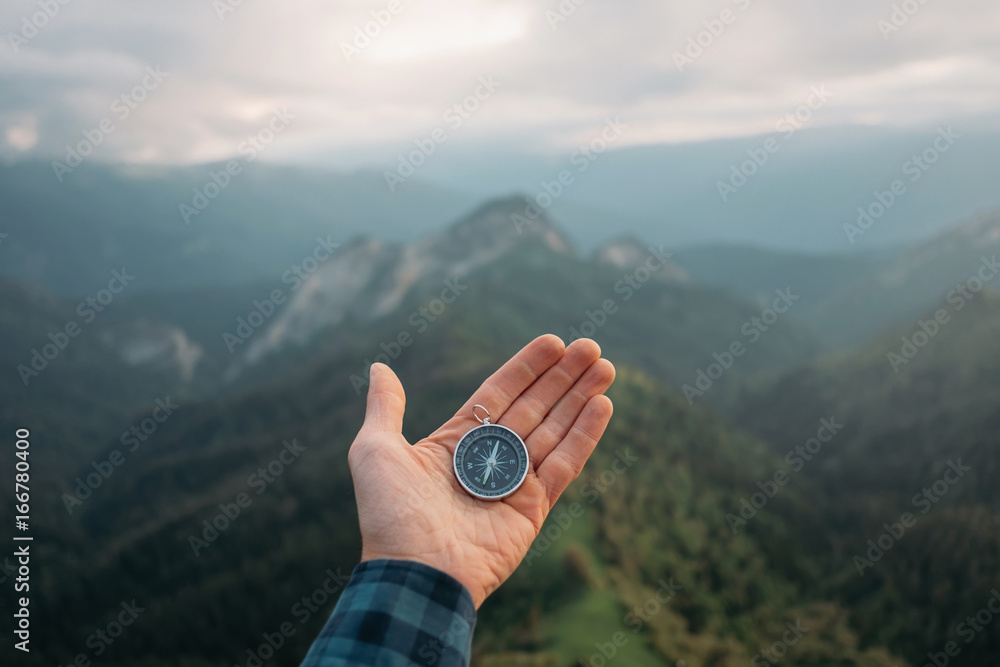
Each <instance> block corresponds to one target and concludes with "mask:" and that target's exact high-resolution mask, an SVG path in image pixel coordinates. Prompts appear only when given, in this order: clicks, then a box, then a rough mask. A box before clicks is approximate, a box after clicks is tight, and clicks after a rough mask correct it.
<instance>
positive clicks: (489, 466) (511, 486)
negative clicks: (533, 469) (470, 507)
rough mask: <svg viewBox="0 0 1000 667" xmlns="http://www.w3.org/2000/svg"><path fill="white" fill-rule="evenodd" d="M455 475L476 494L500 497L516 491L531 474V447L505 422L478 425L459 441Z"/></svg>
mask: <svg viewBox="0 0 1000 667" xmlns="http://www.w3.org/2000/svg"><path fill="white" fill-rule="evenodd" d="M455 475H457V476H458V481H459V482H461V484H462V486H464V487H465V490H466V491H468V492H469V493H471V494H472V495H474V496H475V497H477V498H482V499H483V500H499V499H501V498H504V497H506V496H509V495H510V494H512V493H514V491H516V490H517V488H518V487H519V486H521V482H523V481H524V478H525V477H527V475H528V449H527V447H525V446H524V442H522V440H521V438H519V437H518V435H517V434H516V433H514V432H513V431H511V430H510V429H509V428H507V427H505V426H498V425H496V424H488V425H486V426H477V427H476V428H474V429H472V430H471V431H469V432H468V433H466V434H465V435H464V436H463V437H462V439H461V440H459V442H458V447H457V448H456V449H455Z"/></svg>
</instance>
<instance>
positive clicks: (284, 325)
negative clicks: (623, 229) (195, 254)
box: [230, 196, 819, 402]
mask: <svg viewBox="0 0 1000 667" xmlns="http://www.w3.org/2000/svg"><path fill="white" fill-rule="evenodd" d="M529 205H530V202H529V201H528V200H526V199H524V198H523V197H516V196H515V197H509V198H505V199H498V200H493V201H491V202H488V203H487V204H485V205H483V206H481V207H480V208H478V209H476V210H474V211H472V212H470V213H469V214H467V215H466V216H463V217H462V218H460V219H459V220H457V221H456V222H455V223H454V224H452V225H451V226H449V227H447V228H445V229H444V230H443V231H441V232H439V233H436V234H431V235H429V236H427V237H426V238H424V239H422V240H419V241H416V242H413V243H409V244H392V243H386V242H384V241H378V240H374V239H371V238H361V239H357V240H356V241H354V242H351V243H349V244H347V245H346V246H345V247H344V248H342V249H340V250H339V251H338V252H337V253H336V254H334V255H333V257H332V258H331V259H330V260H328V261H327V262H325V263H324V264H323V265H322V266H320V267H319V268H318V269H317V270H316V272H315V273H314V274H312V275H311V276H309V278H308V279H307V280H306V281H304V282H303V283H302V284H301V286H300V287H299V288H298V289H296V290H294V291H291V290H290V293H289V299H288V302H287V303H286V304H284V305H283V307H282V309H281V310H280V312H277V313H276V314H275V315H273V316H271V317H270V318H258V319H262V322H261V324H260V327H259V329H255V330H253V331H250V330H249V329H248V328H245V329H244V333H247V334H249V335H248V336H246V338H245V339H243V340H242V341H236V340H231V342H232V344H233V348H234V349H236V350H238V354H239V355H240V361H239V363H238V364H237V365H236V366H234V367H233V368H231V370H230V373H231V377H233V378H235V377H255V375H254V373H257V372H272V371H271V370H270V369H273V368H274V367H275V366H276V365H280V366H282V367H286V368H288V367H293V366H295V365H296V364H298V363H305V362H306V360H308V359H310V358H313V357H314V356H315V355H317V354H321V353H322V352H323V351H325V352H327V353H329V352H332V351H334V350H337V349H343V348H344V347H352V346H353V343H354V342H356V341H358V340H363V339H367V340H369V341H371V343H368V344H367V346H366V347H360V349H359V351H358V354H359V357H358V367H359V369H364V368H365V367H366V366H367V364H369V363H370V362H371V361H372V360H374V359H375V358H376V357H377V355H379V354H382V355H384V356H385V357H386V359H391V358H395V356H396V355H398V353H400V352H402V349H403V348H406V347H408V346H409V345H411V344H412V341H413V340H416V339H419V338H421V337H422V336H424V334H425V332H427V331H428V330H433V328H434V327H435V321H436V320H437V318H438V317H439V316H440V315H441V313H445V312H447V311H451V310H459V311H462V312H467V311H470V310H475V309H477V308H480V307H482V305H483V304H482V302H483V301H486V302H488V303H489V304H492V306H493V307H495V308H496V309H497V310H498V311H501V312H503V316H504V317H505V318H508V319H509V320H511V321H512V322H514V323H516V324H517V326H518V331H519V333H520V337H519V338H518V339H523V337H524V336H527V335H531V334H533V333H535V332H543V331H551V332H554V333H556V334H557V335H560V336H562V337H564V338H565V339H567V340H569V339H572V338H578V337H581V336H584V335H586V336H589V337H592V338H595V339H596V340H597V341H599V342H600V343H601V344H602V345H603V346H604V347H605V349H607V350H609V351H610V352H612V353H614V354H620V355H621V358H622V359H624V360H626V361H628V362H629V363H632V364H635V365H636V366H638V367H641V368H646V369H648V371H649V372H650V373H651V374H653V375H654V376H655V377H657V378H658V379H660V380H662V381H665V382H667V383H668V384H671V385H674V386H676V387H678V388H680V387H681V386H683V385H685V384H689V383H694V382H696V381H697V378H698V372H699V370H702V369H704V368H707V367H708V366H710V365H711V364H713V363H715V358H714V357H713V355H714V354H719V353H726V352H727V350H729V349H730V348H731V347H732V346H733V344H734V342H739V341H744V342H746V347H747V349H746V350H745V352H744V354H743V355H742V356H741V358H740V360H739V363H738V364H731V365H730V369H729V370H728V371H727V373H726V377H725V378H722V379H720V380H719V382H718V384H719V385H721V386H720V387H719V388H717V389H716V388H712V390H711V391H705V392H702V395H701V396H699V398H704V400H706V401H710V402H712V401H724V400H725V399H726V397H727V396H728V394H729V392H731V391H732V390H734V389H735V388H736V387H737V386H738V384H739V382H740V380H741V379H742V378H746V377H750V376H753V375H754V374H755V373H758V372H761V371H763V370H764V369H768V370H773V369H775V368H783V367H787V366H789V365H791V364H795V363H797V362H798V361H803V360H805V359H807V358H810V357H811V355H813V354H814V353H815V352H816V351H817V350H818V349H819V346H818V345H817V344H816V343H815V342H814V340H813V339H812V338H811V336H810V335H809V334H808V333H807V332H806V331H805V329H804V328H803V327H800V326H797V325H796V324H795V323H794V322H791V321H779V322H777V323H775V322H773V321H772V322H771V323H770V324H771V325H773V326H771V327H768V326H766V325H761V326H763V328H764V329H765V330H766V331H764V332H762V331H761V330H760V329H758V328H756V325H753V324H752V322H753V321H754V318H759V317H760V316H761V313H762V307H761V306H758V305H750V304H747V303H745V302H743V301H742V300H741V299H739V298H736V297H733V296H731V295H728V294H726V293H724V292H722V291H721V290H717V289H714V288H707V287H702V286H700V285H698V284H697V283H694V282H692V281H690V279H689V277H688V276H687V274H686V273H685V272H684V270H683V269H682V268H681V267H679V266H677V265H676V264H675V263H674V262H673V260H672V259H671V258H670V257H669V254H670V252H669V250H668V249H666V248H664V247H663V246H658V245H651V244H642V243H640V242H639V241H637V240H635V239H632V238H619V239H616V240H614V241H611V242H609V243H608V244H607V245H606V246H604V247H603V248H601V249H599V250H598V251H597V253H596V254H595V255H594V256H592V257H581V256H580V255H578V254H577V253H576V251H575V250H574V248H573V245H572V243H571V242H570V240H569V239H568V237H567V235H566V234H564V233H563V232H562V231H560V230H559V228H557V227H556V226H555V225H554V224H553V223H552V222H551V221H550V220H549V218H548V216H546V215H545V214H544V213H543V214H541V215H539V216H537V217H536V219H535V220H533V221H531V222H530V224H521V225H519V224H517V221H518V216H521V217H522V218H523V216H524V213H525V209H526V207H528V206H529ZM264 294H266V293H264ZM264 294H262V297H263V296H264ZM792 296H793V298H794V297H795V295H792ZM778 298H779V297H777V296H775V295H772V297H771V301H775V300H776V299H778ZM782 307H784V306H782ZM609 323H613V325H610V326H609ZM481 335H482V336H483V337H484V339H487V340H489V339H491V337H492V336H493V334H491V333H490V332H489V331H485V330H484V331H483V332H482V334H481ZM400 337H402V339H400ZM244 341H245V343H246V344H244ZM248 373H249V375H247V374H248ZM351 375H352V376H353V378H352V379H351V382H353V383H354V384H355V385H356V386H357V387H361V386H362V385H363V379H362V378H361V376H360V375H359V373H352V374H351Z"/></svg>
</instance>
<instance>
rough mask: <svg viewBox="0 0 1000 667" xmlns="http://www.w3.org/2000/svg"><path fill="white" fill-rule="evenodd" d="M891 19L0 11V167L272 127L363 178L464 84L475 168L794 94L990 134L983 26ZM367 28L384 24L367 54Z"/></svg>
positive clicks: (699, 121) (742, 127)
mask: <svg viewBox="0 0 1000 667" xmlns="http://www.w3.org/2000/svg"><path fill="white" fill-rule="evenodd" d="M397 1H398V4H397ZM576 2H579V3H580V4H576ZM908 2H911V3H912V4H913V6H914V7H919V9H918V11H916V12H915V14H913V15H912V16H906V15H904V14H897V16H896V23H898V24H900V25H899V26H898V30H896V29H893V30H892V31H891V32H890V30H889V26H891V25H892V24H891V21H892V14H893V2H892V1H890V0H875V1H874V2H873V1H872V0H841V1H839V2H836V3H834V2H826V3H818V2H802V1H801V0H771V1H770V2H764V1H763V0H713V1H710V2H699V3H694V2H687V3H680V2H652V1H649V0H613V1H612V0H575V1H574V0H563V2H562V5H560V3H559V2H557V1H556V0H541V1H538V0H437V1H434V0H425V1H421V0H393V2H390V0H376V1H368V0H345V1H343V2H338V3H328V2H320V1H319V0H291V1H288V2H282V3H278V2H265V0H170V2H152V1H150V0H128V1H126V0H120V1H119V0H69V2H68V4H66V5H60V4H59V3H58V2H57V0H5V2H4V3H3V4H2V5H0V30H2V32H3V37H4V38H3V42H4V43H3V44H2V45H0V156H3V157H4V159H7V160H9V159H11V158H18V157H43V158H50V157H53V156H56V155H60V154H62V153H64V152H65V149H64V147H65V146H66V145H67V144H71V143H72V144H75V143H77V142H79V141H80V140H81V139H83V137H84V132H85V131H88V130H89V131H91V132H93V131H94V129H95V128H98V127H100V123H101V121H102V119H106V118H107V119H111V123H112V124H113V131H112V132H110V133H103V132H102V142H101V145H100V146H99V147H98V148H97V149H96V150H95V154H94V155H95V158H96V159H102V160H107V161H127V162H144V163H170V164H188V163H198V162H205V161H211V160H218V159H222V158H225V157H228V156H231V155H233V154H235V153H236V152H237V150H238V146H239V144H240V142H241V141H242V140H244V139H245V138H246V137H247V136H248V135H250V134H256V133H257V132H258V131H259V130H261V129H262V128H264V127H266V126H267V124H268V122H269V119H270V118H271V116H272V114H273V113H274V111H275V110H276V109H287V112H288V113H289V114H291V115H293V116H294V119H293V120H292V121H291V123H290V124H289V126H288V128H287V129H286V130H285V131H283V132H282V133H281V135H280V136H279V137H278V138H277V139H276V140H275V141H274V143H273V144H272V145H271V146H269V147H268V153H267V156H268V158H269V159H274V160H281V161H298V160H312V159H316V158H317V156H322V157H323V159H325V160H327V161H329V162H331V163H334V164H337V165H339V166H344V167H351V166H363V165H366V164H370V163H373V162H380V161H383V160H385V159H388V157H389V156H390V155H394V154H395V152H396V151H397V150H398V149H399V148H400V147H401V146H403V145H406V144H409V143H411V142H412V141H413V140H414V139H417V138H419V137H423V136H426V135H427V134H428V133H429V132H430V131H431V130H432V129H433V128H435V127H441V126H445V127H447V125H446V123H445V121H444V115H445V113H446V112H447V111H448V109H449V108H450V107H451V106H452V105H453V104H455V103H458V102H461V101H462V100H463V99H464V98H465V97H466V96H468V95H470V94H473V93H474V92H475V91H476V89H477V86H478V85H479V84H478V81H480V79H481V77H492V80H493V81H495V82H498V83H499V87H498V88H497V89H496V91H495V92H494V93H493V94H491V95H489V96H488V97H487V99H484V100H482V102H481V103H478V106H479V108H478V109H477V110H476V111H475V112H473V113H471V114H468V118H465V119H463V121H462V125H461V127H459V128H457V129H456V128H452V136H451V140H453V141H459V140H460V141H462V142H464V143H466V145H467V146H480V147H483V149H484V150H489V148H490V147H496V148H503V149H505V150H510V149H516V150H525V151H540V152H558V151H562V150H566V149H567V148H568V147H570V146H572V145H574V144H575V143H577V142H579V141H581V140H582V139H585V138H589V137H590V136H592V135H593V133H594V130H595V128H599V127H600V126H601V125H602V124H603V123H604V121H605V119H607V118H609V117H615V116H621V117H622V118H623V119H628V122H629V124H630V130H629V132H628V135H627V137H626V138H625V141H627V142H628V143H629V144H646V143H659V142H693V141H702V140H706V139H712V138H719V137H733V136H743V135H753V134H761V133H766V132H771V131H773V130H774V127H775V123H776V122H777V121H778V120H779V119H780V118H781V117H783V116H784V115H785V114H787V113H790V112H794V111H795V110H796V108H797V107H798V106H799V105H801V104H803V103H804V102H805V101H806V100H807V99H808V97H809V94H810V93H809V91H810V89H811V88H812V87H813V86H825V87H826V89H827V90H829V91H830V92H831V95H832V97H831V99H830V101H829V102H828V103H827V104H826V105H825V106H824V107H823V108H822V109H821V110H819V111H818V112H817V113H816V114H815V116H814V119H813V120H812V122H813V124H814V125H842V124H866V125H884V126H886V127H904V128H905V127H919V126H925V125H929V124H933V123H942V122H962V121H965V120H967V119H969V118H976V119H977V122H980V123H987V124H993V123H995V122H996V119H997V118H1000V40H998V39H997V35H996V31H997V27H998V26H1000V4H998V3H996V2H995V0H951V1H949V2H928V3H927V4H926V5H925V6H919V3H918V2H917V0H908ZM47 3H50V4H51V5H52V6H53V7H58V10H57V11H54V13H53V12H52V10H51V9H50V10H49V11H50V13H53V15H52V16H47V15H46V14H45V12H44V10H43V9H42V8H41V6H42V5H46V4H47ZM560 6H561V7H562V8H563V9H562V11H561V13H560ZM389 8H392V9H396V10H398V11H397V12H396V13H395V14H392V13H391V12H389ZM724 11H725V12H726V13H725V14H723V12H724ZM372 12H376V13H381V14H382V15H383V18H384V17H386V16H389V17H391V18H390V19H389V20H387V21H385V23H386V25H385V26H384V27H383V26H378V25H377V24H374V23H371V24H370V25H368V28H369V32H370V33H372V35H373V36H372V37H370V39H369V43H367V44H366V43H365V42H364V41H361V40H360V39H357V35H358V32H359V31H361V30H364V28H365V26H366V24H369V23H370V22H372V21H373V20H374V19H373V14H372ZM720 17H723V18H725V19H726V22H727V23H722V22H721V21H717V20H718V19H720ZM904 18H905V21H904V20H903V19H904ZM880 21H883V22H884V23H882V24H881V27H880ZM706 22H707V23H706ZM39 26H40V27H39ZM710 28H714V29H715V32H717V33H718V35H713V34H711V33H710V32H708V30H709V29H710ZM893 28H895V26H893ZM699 33H702V34H701V35H699ZM699 38H700V40H701V42H702V43H703V44H704V47H703V48H702V52H701V53H700V54H699V53H698V51H696V50H691V51H688V53H687V54H685V51H686V50H687V49H688V46H689V44H690V43H691V42H690V41H689V40H698V39H699ZM356 39H357V41H355V40H356ZM345 45H351V46H352V48H351V49H348V50H350V51H351V53H350V54H347V53H345ZM678 54H683V55H690V56H693V57H691V59H690V61H685V62H683V68H680V67H679V66H678ZM148 67H153V68H156V67H158V68H160V69H161V70H162V71H163V72H166V73H168V75H167V76H166V78H165V79H163V80H162V82H160V83H158V84H156V87H155V88H153V87H152V86H150V85H149V84H150V83H152V82H153V79H151V78H149V77H148V76H147V75H146V72H147V71H148V70H147V68H148ZM681 69H682V70H683V71H681ZM144 78H145V80H146V82H147V89H146V90H140V91H139V94H138V96H140V97H145V99H144V100H143V101H142V102H138V103H136V102H135V101H134V100H132V106H134V107H135V108H134V109H130V110H129V114H128V117H127V118H122V117H121V116H122V114H121V109H122V108H123V106H122V104H123V102H122V101H121V100H120V98H121V96H122V95H129V94H130V91H132V90H133V89H134V88H135V87H136V86H141V85H142V84H143V81H144ZM483 91H484V89H483V88H480V93H482V92H483ZM116 99H118V100H119V102H118V103H117V105H116V103H115V100H116ZM115 109H117V110H118V111H115ZM92 136H93V135H92Z"/></svg>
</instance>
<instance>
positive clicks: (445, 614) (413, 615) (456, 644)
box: [302, 560, 476, 667]
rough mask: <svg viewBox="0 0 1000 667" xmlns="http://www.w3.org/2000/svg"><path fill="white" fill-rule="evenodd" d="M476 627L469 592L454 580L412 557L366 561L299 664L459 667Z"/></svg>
mask: <svg viewBox="0 0 1000 667" xmlns="http://www.w3.org/2000/svg"><path fill="white" fill-rule="evenodd" d="M475 625H476V606H475V603H474V602H473V601H472V595H470V594H469V591H468V590H467V589H466V588H465V586H463V585H462V584H461V583H459V581H458V580H457V579H455V578H453V577H451V576H450V575H447V574H445V573H444V572H441V571H439V570H436V569H434V568H432V567H430V566H428V565H424V564H423V563H417V562H414V561H404V560H371V561H366V562H364V563H361V564H360V565H358V566H357V567H356V568H354V572H353V573H352V574H351V580H350V581H349V582H348V584H347V586H346V588H344V592H343V594H341V596H340V600H339V601H338V602H337V606H336V607H335V608H334V610H333V615H332V616H331V617H330V620H329V621H327V624H326V626H325V627H324V628H323V631H322V632H321V633H320V635H319V637H318V638H317V639H316V641H315V642H314V643H313V645H312V648H311V649H309V653H308V654H307V655H306V658H305V660H304V661H303V663H302V667H341V666H346V665H352V666H357V665H371V666H373V667H422V666H427V667H466V666H467V665H468V664H469V659H470V656H471V653H472V632H473V630H474V628H475Z"/></svg>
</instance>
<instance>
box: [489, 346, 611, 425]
mask: <svg viewBox="0 0 1000 667" xmlns="http://www.w3.org/2000/svg"><path fill="white" fill-rule="evenodd" d="M600 358H601V348H600V346H599V345H598V344H597V343H595V342H594V341H592V340H589V339H586V338H581V339H580V340H576V341H573V343H571V344H570V346H569V347H567V348H566V353H565V354H563V356H562V359H560V360H559V362H558V363H557V364H556V365H554V366H553V367H552V368H550V369H549V370H547V371H545V374H544V375H542V377H540V378H539V379H538V380H537V381H536V382H535V383H534V384H532V385H531V386H530V387H528V389H527V390H525V391H524V393H522V394H521V395H520V396H518V397H517V398H516V399H514V403H513V404H512V405H511V406H510V409H509V410H507V412H505V413H504V414H503V418H501V419H500V420H499V421H498V422H497V423H499V424H502V425H503V426H506V427H507V428H510V429H513V430H514V431H515V432H517V433H518V434H520V436H521V437H522V438H527V437H528V436H529V435H530V434H531V432H532V431H534V430H535V428H536V427H537V426H538V425H539V424H541V423H542V421H543V420H544V419H545V417H546V416H547V415H548V414H549V411H550V410H552V408H553V407H554V406H555V405H556V403H558V402H559V400H560V399H561V398H563V397H564V396H565V395H566V392H567V391H569V390H570V389H572V388H573V385H574V384H576V381H577V380H579V379H580V376H582V375H583V374H584V373H585V372H586V371H587V369H588V368H590V367H591V366H592V365H593V364H594V362H596V361H597V360H598V359H600ZM574 418H575V416H574Z"/></svg>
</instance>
